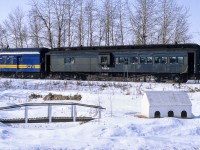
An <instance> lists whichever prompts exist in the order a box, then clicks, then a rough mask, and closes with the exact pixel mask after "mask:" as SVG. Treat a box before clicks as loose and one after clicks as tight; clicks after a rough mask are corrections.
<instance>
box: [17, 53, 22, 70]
mask: <svg viewBox="0 0 200 150" xmlns="http://www.w3.org/2000/svg"><path fill="white" fill-rule="evenodd" d="M21 60H22V57H21V56H17V69H20V64H21Z"/></svg>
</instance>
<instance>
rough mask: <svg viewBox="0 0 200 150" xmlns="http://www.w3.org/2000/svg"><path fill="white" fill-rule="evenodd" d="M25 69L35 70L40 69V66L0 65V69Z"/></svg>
mask: <svg viewBox="0 0 200 150" xmlns="http://www.w3.org/2000/svg"><path fill="white" fill-rule="evenodd" d="M3 68H5V69H17V68H18V69H26V68H35V69H40V68H41V67H40V65H22V64H21V65H0V69H3Z"/></svg>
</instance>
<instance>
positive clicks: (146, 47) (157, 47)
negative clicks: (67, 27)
mask: <svg viewBox="0 0 200 150" xmlns="http://www.w3.org/2000/svg"><path fill="white" fill-rule="evenodd" d="M161 48H162V49H171V48H176V49H186V48H187V49H188V48H189V49H190V48H191V49H200V46H199V45H198V44H165V45H163V44H157V45H119V46H91V47H84V46H81V47H61V48H54V49H52V50H51V51H49V54H50V53H61V52H63V53H64V52H77V51H80V52H81V51H90V52H92V51H100V52H101V51H104V52H105V51H108V52H109V51H120V50H152V49H155V50H160V49H161Z"/></svg>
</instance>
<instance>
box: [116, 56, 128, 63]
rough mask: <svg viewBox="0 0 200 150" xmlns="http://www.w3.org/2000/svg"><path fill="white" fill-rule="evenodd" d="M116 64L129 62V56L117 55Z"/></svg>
mask: <svg viewBox="0 0 200 150" xmlns="http://www.w3.org/2000/svg"><path fill="white" fill-rule="evenodd" d="M115 64H128V57H116V58H115Z"/></svg>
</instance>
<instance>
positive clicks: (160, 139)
mask: <svg viewBox="0 0 200 150" xmlns="http://www.w3.org/2000/svg"><path fill="white" fill-rule="evenodd" d="M177 87H178V85H173V84H170V83H166V84H158V83H132V82H129V83H126V82H95V81H93V82H88V81H84V82H83V81H58V80H57V81H52V80H20V79H18V80H14V79H0V107H3V106H9V105H13V104H21V103H26V102H45V101H43V99H42V98H39V99H29V95H31V94H33V93H34V94H40V95H42V96H43V97H44V96H45V95H47V94H49V93H53V94H62V95H74V94H80V95H82V100H81V101H79V103H84V104H91V105H99V104H100V105H101V106H102V107H105V108H106V110H103V111H102V118H101V119H96V120H93V121H91V122H87V123H83V124H82V123H79V122H70V123H69V122H68V123H44V124H42V123H34V124H9V125H8V124H3V123H0V149H2V150H6V149H9V150H15V149H20V150H27V149H31V150H32V149H33V150H35V149H37V150H39V149H48V150H51V149H92V150H93V149H101V150H102V149H106V150H107V149H108V150H109V149H117V150H118V149H120V150H121V149H124V150H129V149H130V150H135V149H141V150H143V149H166V150H168V149H200V92H199V91H200V90H199V89H200V85H199V84H189V83H188V84H182V85H181V87H180V88H177ZM146 90H154V91H156V90H160V91H163V90H165V91H169V90H170V91H177V90H178V91H179V90H183V91H188V95H189V98H190V100H191V102H192V113H193V119H180V118H160V119H145V118H138V117H137V116H136V115H137V114H140V101H141V99H142V93H143V92H144V91H146ZM189 91H194V92H189ZM52 102H55V101H52ZM56 102H58V101H56ZM59 102H66V101H59ZM70 102H77V101H70ZM23 115H24V108H17V109H11V110H7V111H5V110H3V111H2V110H0V117H1V118H15V117H22V116H23ZM46 115H47V110H46V109H44V108H43V107H31V108H30V110H29V117H36V116H46ZM67 115H70V107H67V106H63V107H55V108H53V116H67ZM78 116H92V117H98V116H97V112H96V110H95V109H91V108H82V107H81V108H78Z"/></svg>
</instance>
